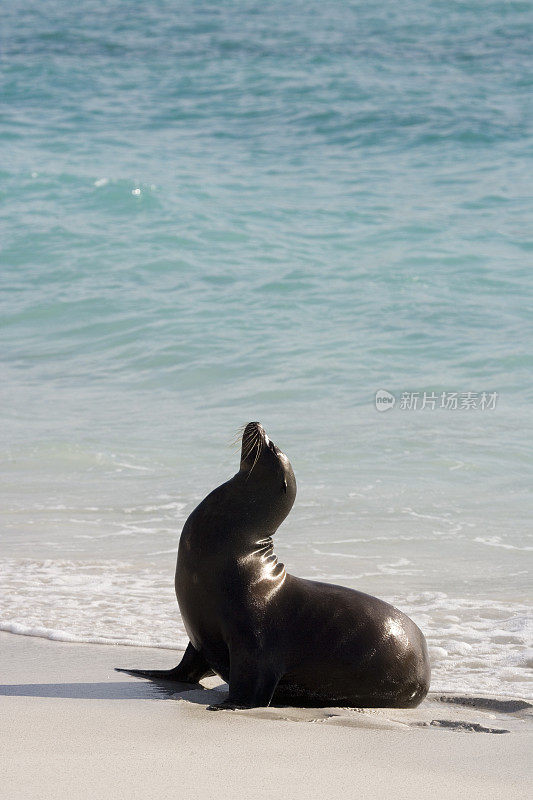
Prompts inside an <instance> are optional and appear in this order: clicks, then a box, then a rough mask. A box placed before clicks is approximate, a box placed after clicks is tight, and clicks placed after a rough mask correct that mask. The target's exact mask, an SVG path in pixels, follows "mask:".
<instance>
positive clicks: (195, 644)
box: [123, 422, 430, 710]
mask: <svg viewBox="0 0 533 800" xmlns="http://www.w3.org/2000/svg"><path fill="white" fill-rule="evenodd" d="M295 497H296V481H295V478H294V474H293V471H292V467H291V464H290V461H289V459H288V458H287V456H286V455H285V454H284V453H282V452H281V450H280V449H279V448H278V447H276V445H275V444H274V443H273V442H271V441H270V439H269V437H268V436H267V434H266V432H265V430H264V429H263V427H262V425H260V423H259V422H250V423H248V425H246V427H245V429H244V433H243V436H242V450H241V462H240V469H239V471H238V472H237V474H236V475H234V476H233V478H231V480H229V481H227V482H226V483H223V484H222V486H219V487H218V488H217V489H215V490H214V491H213V492H211V493H210V494H209V495H208V496H207V497H206V498H205V499H204V500H202V502H201V503H200V505H199V506H197V508H195V509H194V511H193V512H192V514H191V515H190V517H189V518H188V519H187V521H186V523H185V526H184V528H183V531H182V534H181V539H180V544H179V550H178V561H177V566H176V584H175V585H176V596H177V599H178V604H179V608H180V611H181V615H182V618H183V622H184V624H185V628H186V630H187V633H188V635H189V638H190V643H189V645H188V646H187V649H186V651H185V654H184V656H183V659H182V661H181V663H180V664H179V665H178V666H177V667H175V668H174V669H171V670H123V671H126V672H130V673H132V674H134V675H140V676H143V677H148V678H155V679H162V678H163V679H166V680H174V681H184V682H189V683H196V682H198V681H199V680H200V679H201V678H203V677H205V676H207V675H211V674H213V672H215V673H217V674H218V675H220V676H221V677H222V678H223V679H224V680H225V681H227V682H228V683H229V696H228V697H227V699H225V700H224V701H223V702H222V703H220V704H218V705H215V706H209V708H210V710H215V709H235V708H252V707H255V706H268V705H269V704H270V702H271V701H272V700H273V701H274V702H276V703H281V704H290V705H297V706H298V705H299V706H314V707H318V706H351V707H355V708H365V707H374V708H375V707H390V708H413V707H414V706H417V705H418V704H419V703H420V702H421V700H423V698H424V697H425V696H426V694H427V692H428V689H429V680H430V667H429V659H428V653H427V647H426V642H425V639H424V636H423V634H422V632H421V631H420V630H419V628H418V627H417V626H416V625H415V623H414V622H413V621H412V620H411V619H409V617H407V616H406V615H405V614H403V613H402V612H401V611H398V610H397V609H396V608H394V607H393V606H391V605H389V604H388V603H385V602H384V601H383V600H378V599H377V598H376V597H372V596H370V595H368V594H363V592H358V591H356V590H354V589H348V588H346V587H344V586H334V585H331V584H327V583H318V582H316V581H311V580H305V579H302V578H297V577H295V576H293V575H290V574H289V573H288V572H286V570H285V566H284V565H283V564H282V563H280V562H279V561H278V559H277V558H276V556H275V554H274V545H273V542H272V536H273V535H274V533H275V532H276V530H277V528H278V527H279V525H280V524H281V523H282V522H283V520H284V519H285V517H286V516H287V515H288V513H289V511H290V510H291V508H292V505H293V503H294V499H295Z"/></svg>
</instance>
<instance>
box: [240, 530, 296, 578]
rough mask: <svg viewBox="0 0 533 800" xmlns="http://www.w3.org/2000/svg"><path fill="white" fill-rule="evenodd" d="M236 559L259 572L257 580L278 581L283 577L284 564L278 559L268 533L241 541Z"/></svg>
mask: <svg viewBox="0 0 533 800" xmlns="http://www.w3.org/2000/svg"><path fill="white" fill-rule="evenodd" d="M239 550H240V552H239V554H238V556H237V560H238V561H239V562H240V563H241V564H242V565H244V566H246V567H248V568H249V569H252V570H253V571H254V572H256V573H257V572H259V580H273V581H276V582H279V581H280V580H283V579H284V578H285V564H283V563H282V562H281V561H278V557H277V555H276V554H275V552H274V542H273V541H272V536H270V535H269V534H265V535H260V536H258V537H256V538H255V539H253V540H252V539H250V540H248V541H247V542H246V543H244V542H241V543H240V547H239Z"/></svg>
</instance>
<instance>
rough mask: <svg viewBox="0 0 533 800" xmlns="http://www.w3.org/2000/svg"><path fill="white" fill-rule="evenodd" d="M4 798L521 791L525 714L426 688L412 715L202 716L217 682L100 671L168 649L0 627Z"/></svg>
mask: <svg viewBox="0 0 533 800" xmlns="http://www.w3.org/2000/svg"><path fill="white" fill-rule="evenodd" d="M0 647H1V649H2V686H1V688H0V693H1V694H2V695H3V696H2V701H1V704H0V708H1V712H0V724H1V730H2V734H1V744H2V750H3V753H4V759H3V761H4V766H3V777H2V786H3V787H4V794H5V795H6V796H9V797H10V798H13V800H16V799H17V798H21V799H22V798H24V799H26V798H30V797H39V798H60V799H61V798H63V797H64V798H66V797H67V796H71V795H73V794H74V795H75V796H77V797H84V798H85V797H87V798H89V797H95V798H96V797H105V796H108V797H111V796H112V797H115V796H124V797H128V798H136V797H139V798H141V797H142V798H149V797H154V798H155V797H162V796H168V795H169V794H170V792H172V793H176V792H178V794H179V796H180V797H186V798H188V797H191V798H211V797H213V798H215V797H216V798H226V797H227V798H230V797H231V798H233V797H242V798H249V797H267V796H268V797H270V798H271V797H274V798H276V797H280V798H281V797H284V798H285V797H294V798H300V797H301V798H322V797H328V796H333V795H334V796H337V795H339V794H340V795H343V796H347V797H354V798H356V797H357V798H361V797H369V798H370V797H372V798H375V797H376V796H378V797H380V796H389V795H390V791H391V789H393V791H394V795H395V798H402V797H405V798H412V796H413V793H416V796H421V797H423V796H430V795H435V796H436V797H437V798H443V799H444V798H451V797H457V798H459V797H461V798H463V797H464V795H465V793H468V796H469V798H477V797H479V798H492V797H504V796H512V797H514V798H522V797H524V798H525V797H527V796H530V793H531V788H532V783H533V781H532V778H533V775H532V770H531V766H530V759H528V755H529V752H530V748H531V743H532V731H533V716H532V712H533V707H532V706H531V704H529V703H527V702H525V701H523V700H522V699H521V698H515V699H513V698H509V697H504V696H499V697H496V696H493V697H478V696H475V695H463V696H459V695H456V694H447V693H442V692H439V693H430V694H429V695H428V698H427V699H426V700H425V701H424V702H423V703H422V704H421V705H420V706H419V707H418V708H416V709H408V710H401V709H400V710H398V709H368V710H356V709H339V708H329V709H298V708H286V707H283V708H282V707H279V708H276V707H269V708H261V709H249V710H248V709H247V710H243V711H233V712H208V711H206V706H207V705H208V704H209V703H211V702H213V701H214V700H215V699H217V698H219V697H220V695H221V693H223V692H224V691H225V690H226V689H227V687H225V684H223V683H222V682H221V680H220V678H217V677H214V678H209V679H206V680H205V681H203V682H202V683H203V687H202V688H194V689H186V690H183V685H181V686H178V687H176V686H172V685H169V684H168V683H167V684H163V683H161V682H160V683H157V684H156V683H153V682H151V681H146V680H142V679H138V678H134V677H133V676H129V675H125V674H124V673H118V672H115V671H114V667H115V666H123V667H146V668H150V667H162V668H164V667H167V666H172V664H171V662H172V661H173V659H175V662H176V663H178V660H179V658H180V657H181V653H180V652H178V651H169V652H168V654H166V653H165V652H164V650H162V649H155V648H154V649H151V648H147V647H143V648H135V647H131V646H121V645H95V644H77V643H76V644H75V643H64V642H56V641H50V640H46V639H41V638H38V637H28V636H20V635H16V634H9V633H4V632H1V633H0Z"/></svg>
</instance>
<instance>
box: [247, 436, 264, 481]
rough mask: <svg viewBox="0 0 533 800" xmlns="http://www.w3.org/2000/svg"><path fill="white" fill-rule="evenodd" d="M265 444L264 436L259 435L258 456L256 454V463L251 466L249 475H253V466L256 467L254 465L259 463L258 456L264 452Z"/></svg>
mask: <svg viewBox="0 0 533 800" xmlns="http://www.w3.org/2000/svg"><path fill="white" fill-rule="evenodd" d="M263 445H264V442H263V439H262V437H261V436H260V437H259V442H258V448H257V453H256V456H255V461H254V463H253V464H252V468H251V470H250V472H249V473H248V477H250V475H251V474H252V472H253V468H254V467H255V465H256V464H257V459H258V458H259V456H260V455H261V452H262V450H263Z"/></svg>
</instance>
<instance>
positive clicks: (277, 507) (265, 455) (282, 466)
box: [239, 422, 296, 524]
mask: <svg viewBox="0 0 533 800" xmlns="http://www.w3.org/2000/svg"><path fill="white" fill-rule="evenodd" d="M239 474H240V475H241V476H243V478H244V484H245V486H246V488H247V490H248V491H250V492H254V493H257V492H259V493H260V494H261V497H263V496H264V497H265V498H268V504H269V506H270V508H271V509H272V512H273V513H274V514H275V516H276V517H278V516H279V517H281V519H280V521H279V522H278V524H280V523H281V521H283V519H285V517H286V516H287V514H288V513H289V511H290V510H291V508H292V506H293V503H294V499H295V497H296V480H295V478H294V473H293V471H292V466H291V462H290V461H289V459H288V458H287V456H286V455H285V453H283V452H282V451H281V450H280V449H279V447H276V445H275V444H274V442H272V441H271V440H270V439H269V437H268V435H267V433H266V431H265V429H264V428H263V426H262V425H261V423H260V422H249V423H248V424H247V425H246V426H245V428H244V431H243V434H242V448H241V464H240V472H239Z"/></svg>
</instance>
